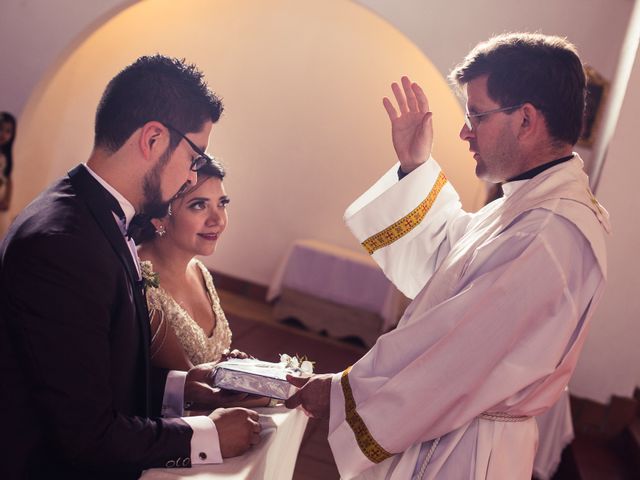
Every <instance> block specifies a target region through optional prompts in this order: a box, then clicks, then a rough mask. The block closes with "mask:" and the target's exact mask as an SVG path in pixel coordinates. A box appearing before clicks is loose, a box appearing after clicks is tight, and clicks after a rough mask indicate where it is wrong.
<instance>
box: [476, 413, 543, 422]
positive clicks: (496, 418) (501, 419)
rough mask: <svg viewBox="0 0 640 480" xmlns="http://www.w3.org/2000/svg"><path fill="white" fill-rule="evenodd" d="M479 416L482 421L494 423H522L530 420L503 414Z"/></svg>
mask: <svg viewBox="0 0 640 480" xmlns="http://www.w3.org/2000/svg"><path fill="white" fill-rule="evenodd" d="M479 416H480V418H482V419H484V420H492V421H494V422H524V421H526V420H529V419H530V418H531V417H527V416H525V415H522V416H520V415H510V414H508V413H504V412H484V413H481V414H480V415H479Z"/></svg>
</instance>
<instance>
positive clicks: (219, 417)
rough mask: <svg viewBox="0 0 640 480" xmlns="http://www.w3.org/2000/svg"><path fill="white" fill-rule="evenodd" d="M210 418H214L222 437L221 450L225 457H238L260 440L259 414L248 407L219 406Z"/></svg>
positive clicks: (220, 437) (219, 435) (219, 434)
mask: <svg viewBox="0 0 640 480" xmlns="http://www.w3.org/2000/svg"><path fill="white" fill-rule="evenodd" d="M209 418H210V419H211V420H213V423H215V425H216V430H217V431H218V438H219V439H220V452H221V453H222V456H223V457H224V458H229V457H236V456H238V455H242V454H243V453H244V452H246V451H247V450H249V447H251V445H255V444H257V443H259V442H260V431H261V430H262V427H261V426H260V422H259V421H258V420H259V416H258V414H257V413H256V412H254V411H253V410H247V409H246V408H219V409H217V410H214V411H213V412H212V413H211V415H209Z"/></svg>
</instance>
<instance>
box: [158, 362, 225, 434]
mask: <svg viewBox="0 0 640 480" xmlns="http://www.w3.org/2000/svg"><path fill="white" fill-rule="evenodd" d="M186 380H187V372H180V371H177V370H171V371H170V372H169V375H167V381H166V383H165V385H164V396H163V397H162V412H161V414H162V416H163V417H181V416H182V415H183V414H184V382H185V381H186ZM216 438H217V437H216Z"/></svg>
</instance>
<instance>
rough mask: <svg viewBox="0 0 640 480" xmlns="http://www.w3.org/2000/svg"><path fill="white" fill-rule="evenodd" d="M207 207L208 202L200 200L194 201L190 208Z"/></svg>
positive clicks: (202, 208) (201, 208)
mask: <svg viewBox="0 0 640 480" xmlns="http://www.w3.org/2000/svg"><path fill="white" fill-rule="evenodd" d="M205 207H206V203H205V202H202V201H199V202H194V203H192V204H191V205H189V208H190V209H191V210H204V209H205Z"/></svg>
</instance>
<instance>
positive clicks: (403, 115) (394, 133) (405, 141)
mask: <svg viewBox="0 0 640 480" xmlns="http://www.w3.org/2000/svg"><path fill="white" fill-rule="evenodd" d="M401 83H402V88H400V86H399V85H398V84H397V83H393V84H392V85H391V89H392V91H393V94H394V96H395V98H396V101H397V103H398V110H399V112H400V113H399V114H398V110H396V108H395V107H394V105H393V104H392V103H391V100H389V99H388V98H386V97H385V98H384V99H383V104H384V107H385V109H386V110H387V114H388V115H389V120H390V121H391V137H392V139H393V146H394V148H395V150H396V154H397V155H398V160H400V165H401V167H402V170H403V171H404V172H405V173H409V172H410V171H412V170H413V169H415V168H416V167H418V166H420V165H421V164H423V163H424V162H425V161H426V160H427V159H428V158H429V155H431V146H432V144H433V126H432V122H431V116H432V115H431V112H430V111H429V101H428V100H427V96H426V95H425V93H424V91H423V90H422V88H420V86H419V85H418V84H417V83H412V82H411V81H410V80H409V78H408V77H402V81H401Z"/></svg>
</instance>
